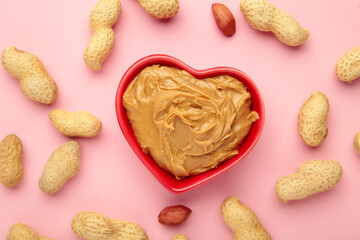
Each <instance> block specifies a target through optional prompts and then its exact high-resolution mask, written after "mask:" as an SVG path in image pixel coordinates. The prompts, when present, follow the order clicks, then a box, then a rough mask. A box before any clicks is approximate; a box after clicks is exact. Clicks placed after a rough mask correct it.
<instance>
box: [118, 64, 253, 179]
mask: <svg viewBox="0 0 360 240" xmlns="http://www.w3.org/2000/svg"><path fill="white" fill-rule="evenodd" d="M123 100H124V101H123V105H124V107H125V108H126V114H127V116H128V119H129V121H130V124H131V126H132V129H133V131H134V134H135V137H136V139H137V141H138V143H139V144H140V146H141V148H142V150H143V151H144V152H145V153H146V154H150V155H151V157H152V158H153V159H154V161H155V162H156V163H157V164H158V165H159V166H160V167H161V168H162V169H164V170H166V171H168V172H170V173H172V174H173V175H174V176H175V177H176V178H177V179H181V178H184V177H186V176H189V175H195V174H199V173H202V172H205V171H208V170H209V169H213V168H216V167H217V166H218V165H219V164H220V163H221V162H223V161H225V160H227V159H229V158H231V157H233V156H234V155H236V154H237V153H238V151H237V148H238V147H239V144H241V142H242V141H243V140H244V138H245V137H246V136H247V134H248V133H249V131H250V128H251V126H252V123H253V122H255V121H256V120H257V119H258V118H259V116H258V114H257V113H256V112H255V111H251V109H250V105H251V96H250V93H249V92H248V91H247V90H246V87H245V86H244V84H243V83H242V82H240V81H239V80H237V79H235V78H233V77H231V76H228V75H222V76H217V77H212V78H205V79H197V78H195V77H193V76H192V75H191V74H190V73H188V72H186V71H184V70H179V69H177V68H172V67H167V66H159V65H153V66H150V67H147V68H145V69H143V70H142V71H141V72H140V73H139V74H138V75H137V76H136V77H135V79H134V80H133V81H132V82H131V83H130V85H129V86H128V88H127V90H126V92H125V94H124V97H123Z"/></svg>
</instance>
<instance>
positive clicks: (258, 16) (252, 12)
mask: <svg viewBox="0 0 360 240" xmlns="http://www.w3.org/2000/svg"><path fill="white" fill-rule="evenodd" d="M240 10H241V12H242V14H243V15H244V17H245V19H246V20H247V22H248V23H249V24H250V25H251V26H252V27H253V28H255V29H257V30H259V31H264V32H273V33H274V35H275V36H276V37H277V38H278V39H279V40H280V41H281V42H283V43H285V44H286V45H288V46H293V47H294V46H299V45H301V44H303V43H304V42H305V41H306V40H307V39H308V38H309V31H308V30H306V29H304V28H303V27H301V25H300V24H299V23H298V22H297V21H296V19H295V18H293V17H292V16H291V15H290V14H288V13H287V12H285V11H283V10H281V9H279V8H277V7H275V6H274V5H272V4H271V3H270V2H268V1H266V0H242V1H241V2H240Z"/></svg>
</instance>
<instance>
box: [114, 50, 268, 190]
mask: <svg viewBox="0 0 360 240" xmlns="http://www.w3.org/2000/svg"><path fill="white" fill-rule="evenodd" d="M154 64H159V65H165V66H169V67H175V68H178V69H182V70H185V71H187V72H189V73H190V74H192V75H193V76H194V77H196V78H199V79H201V78H207V77H214V76H218V75H230V76H232V77H234V78H236V79H238V80H239V81H241V82H243V83H244V84H245V86H246V87H247V90H248V91H249V92H250V94H251V97H252V105H251V108H252V110H255V111H256V112H257V113H258V114H259V117H260V119H259V120H257V121H256V122H255V123H254V124H253V126H252V127H251V130H250V132H249V134H248V136H247V137H246V138H245V139H244V141H243V142H242V144H241V145H240V146H239V149H238V151H239V153H238V154H237V155H236V156H235V157H233V158H231V159H229V160H227V161H225V162H223V163H221V164H220V165H219V166H218V167H217V168H215V169H212V170H209V171H207V172H204V173H201V174H199V175H195V176H190V177H187V178H184V179H182V180H180V181H177V180H176V179H175V177H174V176H173V175H172V174H170V173H168V172H166V171H165V170H163V169H161V168H160V167H159V166H158V165H157V164H156V163H155V162H154V160H153V159H152V158H151V156H149V155H147V154H145V153H144V152H143V151H142V149H141V147H140V145H139V144H138V142H137V141H136V138H135V136H134V133H133V130H132V128H131V125H130V123H129V121H128V118H127V116H126V111H125V108H124V106H123V95H124V92H125V91H126V89H127V87H128V85H129V84H130V82H131V81H132V80H133V79H134V78H135V77H136V76H137V75H138V73H140V71H141V70H143V69H144V68H146V67H148V66H151V65H154ZM115 108H116V115H117V119H118V122H119V125H120V128H121V130H122V132H123V134H124V136H125V138H126V140H127V141H128V143H129V145H130V147H131V148H132V149H133V151H134V152H135V153H136V155H137V156H138V157H139V158H140V160H141V161H142V163H143V164H144V165H145V166H146V167H147V169H148V170H149V171H150V172H151V173H152V174H153V175H154V177H155V178H156V179H157V180H158V181H159V182H160V183H161V184H162V185H163V186H164V187H165V188H167V189H168V190H169V191H171V192H173V193H181V192H185V191H187V190H190V189H192V188H194V187H196V186H199V185H200V184H202V183H205V182H207V181H209V180H210V179H212V178H214V177H216V176H218V175H220V174H221V173H223V172H225V171H226V170H228V169H230V168H231V167H233V166H234V165H235V164H237V163H238V162H239V161H240V160H242V159H243V158H244V157H245V156H246V155H247V154H248V153H249V152H250V151H251V149H252V148H253V147H254V146H255V144H256V143H257V141H258V139H259V137H260V135H261V132H262V129H263V126H264V117H265V115H264V114H265V110H264V102H263V100H262V97H261V94H260V92H259V90H258V88H257V87H256V85H255V83H254V82H253V81H252V80H251V79H250V77H249V76H248V75H246V74H245V73H243V72H242V71H240V70H238V69H235V68H229V67H215V68H210V69H206V70H195V69H194V68H192V67H190V66H188V65H186V64H185V63H183V62H182V61H180V60H178V59H176V58H174V57H171V56H168V55H162V54H155V55H150V56H147V57H144V58H142V59H140V60H138V61H137V62H135V63H134V64H133V65H132V66H131V67H130V68H129V69H128V70H127V71H126V72H125V74H124V76H123V77H122V79H121V81H120V84H119V87H118V89H117V93H116V100H115Z"/></svg>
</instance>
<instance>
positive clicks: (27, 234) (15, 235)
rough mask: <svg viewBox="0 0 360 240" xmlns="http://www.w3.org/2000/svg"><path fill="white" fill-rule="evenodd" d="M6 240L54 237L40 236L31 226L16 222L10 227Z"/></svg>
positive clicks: (32, 239)
mask: <svg viewBox="0 0 360 240" xmlns="http://www.w3.org/2000/svg"><path fill="white" fill-rule="evenodd" d="M6 240H52V238H48V237H43V236H40V235H38V234H37V233H36V232H35V231H34V230H33V229H32V228H31V227H29V226H27V225H25V224H23V223H16V224H14V225H12V226H11V227H10V228H9V231H8V234H7V236H6Z"/></svg>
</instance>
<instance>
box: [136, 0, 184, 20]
mask: <svg viewBox="0 0 360 240" xmlns="http://www.w3.org/2000/svg"><path fill="white" fill-rule="evenodd" d="M138 1H139V3H140V5H141V6H142V7H143V8H144V9H145V11H146V12H147V13H148V14H150V15H151V16H153V17H154V18H157V19H167V18H171V17H173V16H175V14H176V13H177V12H178V10H179V1H178V0H138Z"/></svg>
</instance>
